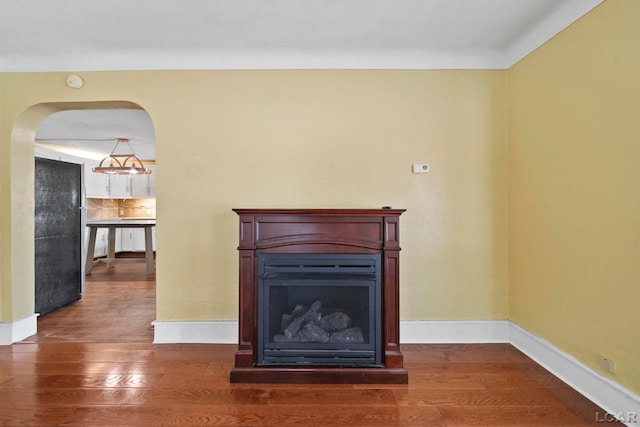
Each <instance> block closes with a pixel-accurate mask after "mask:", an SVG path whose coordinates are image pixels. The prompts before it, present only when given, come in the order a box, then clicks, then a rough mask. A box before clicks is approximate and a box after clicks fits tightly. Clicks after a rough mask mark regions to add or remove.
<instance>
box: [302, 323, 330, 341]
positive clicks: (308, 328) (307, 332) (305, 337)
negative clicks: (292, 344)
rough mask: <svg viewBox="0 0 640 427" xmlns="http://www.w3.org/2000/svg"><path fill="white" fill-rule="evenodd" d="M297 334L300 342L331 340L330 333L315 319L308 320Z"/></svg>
mask: <svg viewBox="0 0 640 427" xmlns="http://www.w3.org/2000/svg"><path fill="white" fill-rule="evenodd" d="M297 336H298V337H299V341H300V342H319V343H325V342H329V333H328V332H327V331H325V330H324V329H322V328H321V327H320V326H319V325H318V323H317V322H316V321H315V320H311V321H309V322H307V323H306V324H305V325H304V327H303V328H302V329H301V330H300V332H298V335H297Z"/></svg>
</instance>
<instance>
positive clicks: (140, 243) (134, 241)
mask: <svg viewBox="0 0 640 427" xmlns="http://www.w3.org/2000/svg"><path fill="white" fill-rule="evenodd" d="M151 238H152V243H153V250H154V251H155V250H156V229H155V228H153V229H152V230H151ZM144 250H145V240H144V229H142V228H129V229H125V228H123V229H121V230H120V245H119V246H118V245H117V244H116V251H122V252H144Z"/></svg>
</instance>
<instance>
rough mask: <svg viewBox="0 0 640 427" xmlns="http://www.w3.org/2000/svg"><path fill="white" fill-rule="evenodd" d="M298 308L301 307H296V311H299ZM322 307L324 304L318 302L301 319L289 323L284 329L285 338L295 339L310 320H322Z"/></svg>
mask: <svg viewBox="0 0 640 427" xmlns="http://www.w3.org/2000/svg"><path fill="white" fill-rule="evenodd" d="M298 307H300V306H296V308H295V309H294V311H295V310H297V309H298ZM321 307H322V303H321V302H320V301H316V302H314V303H313V304H311V307H309V310H307V311H306V312H305V313H304V314H302V315H301V316H300V317H297V318H295V319H293V320H292V321H291V323H289V325H288V326H287V327H286V328H285V329H284V334H285V336H286V337H287V338H293V337H294V336H295V335H296V334H297V333H298V332H299V331H300V329H302V327H303V326H304V325H305V324H306V323H307V322H309V321H310V320H315V321H318V320H320V311H319V310H320V308H321Z"/></svg>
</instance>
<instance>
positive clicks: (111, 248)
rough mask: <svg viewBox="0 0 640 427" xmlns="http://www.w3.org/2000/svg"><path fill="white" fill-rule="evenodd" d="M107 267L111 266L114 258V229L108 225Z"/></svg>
mask: <svg viewBox="0 0 640 427" xmlns="http://www.w3.org/2000/svg"><path fill="white" fill-rule="evenodd" d="M107 258H108V259H107V268H111V267H113V265H112V264H115V263H112V261H114V260H115V259H116V229H115V227H109V253H108V254H107Z"/></svg>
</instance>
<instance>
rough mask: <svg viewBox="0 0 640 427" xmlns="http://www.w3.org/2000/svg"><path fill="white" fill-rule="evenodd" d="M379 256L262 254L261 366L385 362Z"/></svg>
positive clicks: (377, 364) (260, 267)
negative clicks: (383, 355)
mask: <svg viewBox="0 0 640 427" xmlns="http://www.w3.org/2000/svg"><path fill="white" fill-rule="evenodd" d="M380 264H381V263H380V255H379V254H260V255H258V281H259V284H258V328H257V329H258V348H257V361H256V362H257V365H258V366H273V365H285V366H286V365H294V366H295V365H301V366H304V365H318V366H323V365H324V366H345V367H346V366H361V367H380V366H382V341H381V333H380V331H381V328H382V326H381V309H380V305H381V266H380Z"/></svg>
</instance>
